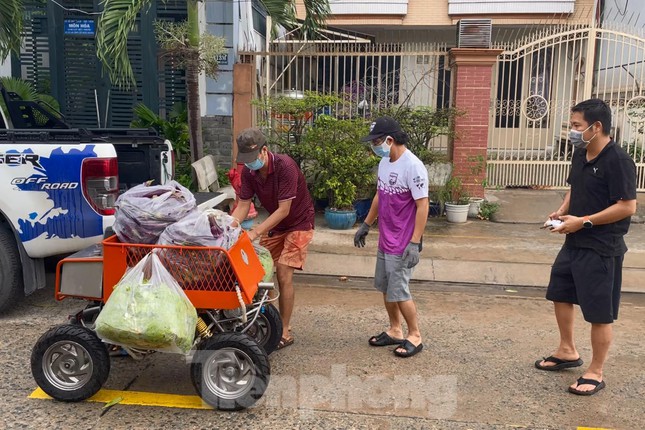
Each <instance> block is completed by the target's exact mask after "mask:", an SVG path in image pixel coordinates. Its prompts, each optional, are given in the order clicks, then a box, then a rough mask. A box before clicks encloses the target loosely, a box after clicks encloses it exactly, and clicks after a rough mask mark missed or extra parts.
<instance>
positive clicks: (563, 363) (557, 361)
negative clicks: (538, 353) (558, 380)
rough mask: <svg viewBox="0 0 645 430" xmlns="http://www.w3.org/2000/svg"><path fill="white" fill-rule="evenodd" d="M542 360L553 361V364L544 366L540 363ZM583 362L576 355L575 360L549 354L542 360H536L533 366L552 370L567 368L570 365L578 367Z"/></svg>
mask: <svg viewBox="0 0 645 430" xmlns="http://www.w3.org/2000/svg"><path fill="white" fill-rule="evenodd" d="M542 361H544V362H549V363H554V365H553V366H545V365H543V364H540V363H541V362H542ZM583 364H584V363H583V362H582V359H581V358H580V357H578V358H577V359H576V360H563V359H561V358H558V357H554V356H552V355H551V356H549V357H544V358H543V359H542V360H538V361H536V362H535V367H536V368H537V369H540V370H548V371H554V370H562V369H569V368H571V367H580V366H582V365H583Z"/></svg>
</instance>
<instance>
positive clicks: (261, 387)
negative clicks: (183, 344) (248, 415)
mask: <svg viewBox="0 0 645 430" xmlns="http://www.w3.org/2000/svg"><path fill="white" fill-rule="evenodd" d="M270 373H271V368H270V366H269V358H268V357H267V354H266V353H265V352H264V350H263V349H262V348H261V347H260V346H259V345H258V344H257V342H256V341H255V340H254V339H253V338H252V337H250V336H248V335H246V334H243V333H218V334H216V335H214V336H213V337H211V338H209V339H206V340H205V341H203V342H202V343H201V344H200V345H199V347H198V349H197V351H196V352H195V356H194V357H193V363H192V364H191V367H190V375H191V379H192V382H193V386H194V387H195V390H197V393H198V394H199V395H200V397H201V398H202V399H203V400H204V401H205V402H206V403H208V404H209V405H211V406H213V407H214V408H216V409H219V410H225V411H237V410H240V409H244V408H248V407H250V406H252V405H253V404H254V403H255V402H256V401H257V400H258V399H259V398H260V397H262V395H263V394H264V392H265V391H266V389H267V386H268V385H269V376H270Z"/></svg>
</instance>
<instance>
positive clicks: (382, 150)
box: [370, 136, 392, 158]
mask: <svg viewBox="0 0 645 430" xmlns="http://www.w3.org/2000/svg"><path fill="white" fill-rule="evenodd" d="M388 137H390V136H387V137H386V138H385V139H384V140H383V142H382V143H381V144H380V145H378V146H374V145H370V146H371V148H372V151H374V153H375V154H376V155H377V156H378V157H381V158H385V157H389V156H390V147H391V146H392V145H388V144H387V138H388Z"/></svg>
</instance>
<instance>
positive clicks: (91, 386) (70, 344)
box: [31, 324, 110, 402]
mask: <svg viewBox="0 0 645 430" xmlns="http://www.w3.org/2000/svg"><path fill="white" fill-rule="evenodd" d="M31 373H32V374H33V376H34V379H35V380H36V383H37V384H38V386H39V387H40V388H41V389H42V390H43V391H44V392H45V393H47V394H49V395H50V396H51V397H53V398H54V399H56V400H60V401H63V402H80V401H81V400H85V399H87V398H89V397H92V396H93V395H94V394H96V392H97V391H99V390H100V389H101V387H102V386H103V384H104V383H105V381H106V380H107V378H108V375H109V373H110V355H109V354H108V351H107V349H106V347H105V344H104V343H103V342H101V340H100V339H99V338H98V337H97V336H96V334H95V333H94V332H93V331H91V330H90V329H88V328H85V327H81V326H78V325H71V324H65V325H61V326H58V327H54V328H52V329H51V330H49V331H48V332H46V333H45V334H43V335H42V336H41V337H40V339H38V342H36V345H35V346H34V348H33V350H32V351H31Z"/></svg>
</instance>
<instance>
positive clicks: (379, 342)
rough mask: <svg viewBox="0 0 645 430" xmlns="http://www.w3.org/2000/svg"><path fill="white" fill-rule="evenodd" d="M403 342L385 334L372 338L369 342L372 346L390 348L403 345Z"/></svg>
mask: <svg viewBox="0 0 645 430" xmlns="http://www.w3.org/2000/svg"><path fill="white" fill-rule="evenodd" d="M403 341H404V339H397V338H395V337H392V336H390V335H389V334H387V333H385V332H383V333H381V334H379V335H376V336H372V337H371V338H370V340H369V341H368V342H369V344H370V345H371V346H388V345H400V344H401V343H403Z"/></svg>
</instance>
